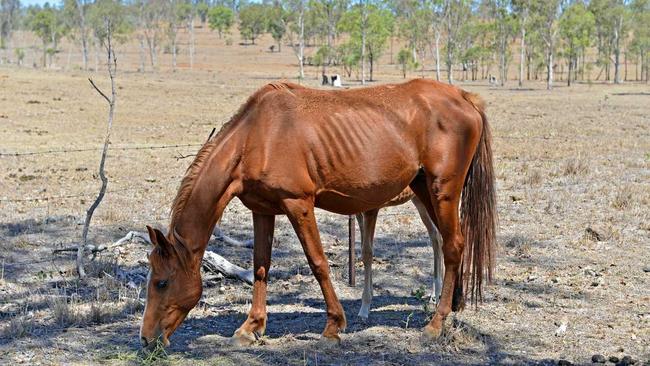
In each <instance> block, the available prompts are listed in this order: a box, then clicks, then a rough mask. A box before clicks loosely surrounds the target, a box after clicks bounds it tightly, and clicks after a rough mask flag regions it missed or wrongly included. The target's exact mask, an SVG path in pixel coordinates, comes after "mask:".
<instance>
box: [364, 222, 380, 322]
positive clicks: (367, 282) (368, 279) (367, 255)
mask: <svg viewBox="0 0 650 366" xmlns="http://www.w3.org/2000/svg"><path fill="white" fill-rule="evenodd" d="M378 212H379V210H378V209H376V210H370V211H366V212H364V213H363V225H361V257H362V258H363V277H364V282H363V296H362V297H361V309H359V316H360V317H361V318H363V319H368V314H369V312H370V302H371V301H372V257H373V256H372V242H373V239H374V236H375V224H376V223H377V213H378Z"/></svg>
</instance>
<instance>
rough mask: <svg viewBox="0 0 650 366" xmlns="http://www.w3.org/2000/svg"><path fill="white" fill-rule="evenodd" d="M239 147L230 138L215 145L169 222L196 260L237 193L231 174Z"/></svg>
mask: <svg viewBox="0 0 650 366" xmlns="http://www.w3.org/2000/svg"><path fill="white" fill-rule="evenodd" d="M222 139H223V138H222ZM238 146H239V145H238V144H237V141H236V138H232V137H230V138H228V141H216V142H215V147H214V149H213V150H212V151H211V153H210V154H209V155H208V156H207V157H206V159H205V161H204V162H203V165H202V167H201V168H200V171H199V174H198V175H197V176H196V178H195V179H194V185H193V187H192V190H191V193H190V195H189V196H188V197H187V201H186V202H185V205H184V207H183V209H182V212H180V214H179V215H178V217H177V218H175V220H174V221H173V222H172V226H173V227H172V228H171V229H172V230H176V232H177V234H178V235H180V236H181V237H182V238H183V240H184V241H185V245H186V246H187V247H188V249H189V250H190V252H191V253H193V254H194V255H196V256H197V257H198V258H201V257H203V252H204V251H205V248H206V246H207V244H208V241H209V240H210V236H211V235H212V231H213V230H214V226H215V224H216V223H217V221H218V220H219V219H220V218H221V215H222V213H223V211H224V209H225V208H226V205H228V202H230V200H231V199H232V197H233V195H234V194H236V190H235V189H234V187H233V184H232V183H233V179H232V172H233V170H234V169H235V168H236V167H237V164H238V162H239V148H238Z"/></svg>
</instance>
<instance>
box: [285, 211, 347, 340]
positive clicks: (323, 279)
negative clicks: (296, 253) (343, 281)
mask: <svg viewBox="0 0 650 366" xmlns="http://www.w3.org/2000/svg"><path fill="white" fill-rule="evenodd" d="M282 205H283V210H284V212H285V213H286V214H287V217H288V218H289V221H291V225H292V226H293V228H294V230H295V231H296V234H297V235H298V239H300V244H302V249H303V250H304V252H305V255H306V256H307V262H308V263H309V267H310V268H311V270H312V272H313V273H314V277H316V280H317V281H318V284H319V285H320V288H321V291H322V292H323V297H324V298H325V305H326V307H327V325H326V326H325V330H324V331H323V337H324V338H325V339H329V340H335V341H337V342H340V340H341V338H340V337H339V331H340V330H343V329H345V327H346V321H345V313H344V312H343V306H341V302H339V300H338V298H337V297H336V292H335V291H334V286H333V285H332V281H331V280H330V269H329V264H328V263H327V257H326V256H325V253H324V252H323V246H322V244H321V241H320V235H319V233H318V227H317V226H316V217H315V216H314V204H313V201H309V200H306V199H285V200H283V201H282Z"/></svg>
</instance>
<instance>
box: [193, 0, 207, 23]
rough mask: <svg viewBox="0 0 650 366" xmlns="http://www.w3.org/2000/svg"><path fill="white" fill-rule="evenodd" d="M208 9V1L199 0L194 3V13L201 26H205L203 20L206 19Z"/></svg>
mask: <svg viewBox="0 0 650 366" xmlns="http://www.w3.org/2000/svg"><path fill="white" fill-rule="evenodd" d="M209 11H210V5H208V3H206V2H204V1H201V2H199V3H198V4H196V14H197V15H198V16H199V19H200V20H201V27H203V26H205V22H206V21H207V20H208V12H209Z"/></svg>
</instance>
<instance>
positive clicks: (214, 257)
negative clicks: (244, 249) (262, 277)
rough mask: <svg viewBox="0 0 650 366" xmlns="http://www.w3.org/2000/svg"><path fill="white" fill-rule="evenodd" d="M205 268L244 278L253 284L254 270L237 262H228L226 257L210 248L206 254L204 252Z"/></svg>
mask: <svg viewBox="0 0 650 366" xmlns="http://www.w3.org/2000/svg"><path fill="white" fill-rule="evenodd" d="M203 269H205V270H207V271H210V272H218V273H221V274H223V275H224V276H227V277H231V278H236V279H239V280H242V281H244V282H246V283H247V284H249V285H252V284H253V271H249V270H246V269H243V268H242V267H240V266H238V265H236V264H232V263H230V262H228V260H226V258H224V257H222V256H220V255H219V254H217V253H215V252H213V251H210V250H206V251H205V254H203Z"/></svg>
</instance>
